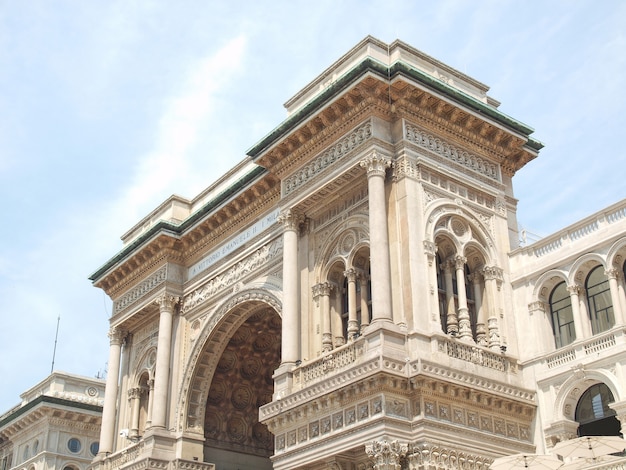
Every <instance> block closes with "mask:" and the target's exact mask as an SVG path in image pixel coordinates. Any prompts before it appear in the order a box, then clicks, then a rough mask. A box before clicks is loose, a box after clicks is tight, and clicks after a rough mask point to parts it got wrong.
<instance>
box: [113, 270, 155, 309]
mask: <svg viewBox="0 0 626 470" xmlns="http://www.w3.org/2000/svg"><path fill="white" fill-rule="evenodd" d="M166 278H167V266H163V267H162V268H160V269H159V270H158V271H156V272H155V273H154V274H152V275H151V276H150V277H149V278H148V279H146V280H144V281H142V282H140V283H139V285H137V286H136V287H134V288H133V289H131V290H130V291H129V292H127V293H126V294H124V295H123V296H122V297H120V298H119V299H117V300H116V301H115V304H114V307H113V310H114V312H115V314H118V313H120V312H121V311H123V310H124V309H125V308H127V307H129V306H130V305H132V304H134V303H135V302H136V301H138V300H140V299H141V298H143V297H145V296H146V294H148V293H150V292H152V291H153V290H155V289H156V288H157V287H159V286H160V285H161V284H163V283H164V282H165V280H166Z"/></svg>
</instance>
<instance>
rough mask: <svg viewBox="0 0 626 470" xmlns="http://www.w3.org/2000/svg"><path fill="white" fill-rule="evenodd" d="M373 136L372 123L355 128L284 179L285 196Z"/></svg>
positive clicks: (368, 122)
mask: <svg viewBox="0 0 626 470" xmlns="http://www.w3.org/2000/svg"><path fill="white" fill-rule="evenodd" d="M371 137H372V123H371V122H370V121H367V122H366V123H364V124H362V125H361V126H359V127H357V128H356V129H354V130H353V131H352V132H351V133H350V134H348V135H347V136H346V137H344V138H343V139H341V140H339V141H338V142H337V143H336V144H334V145H333V146H332V147H331V148H329V149H328V150H326V151H325V152H323V153H322V154H321V155H320V156H319V157H317V158H316V159H314V160H313V161H312V162H310V163H309V164H307V165H306V166H304V167H303V168H301V169H300V170H298V171H297V172H295V173H294V174H293V175H291V176H289V177H288V178H285V179H284V180H283V196H287V195H289V194H290V193H292V192H293V191H295V190H297V189H299V188H301V187H302V186H304V185H305V184H306V183H308V182H309V181H311V180H312V179H313V178H315V177H316V176H317V175H319V174H320V173H322V172H323V171H324V170H326V169H327V168H329V167H331V166H332V165H334V164H335V163H336V162H337V161H339V160H340V159H341V158H343V157H345V155H347V154H348V153H350V152H351V151H352V150H353V149H355V148H356V147H358V146H359V145H361V144H362V143H363V142H365V141H366V140H368V139H370V138H371Z"/></svg>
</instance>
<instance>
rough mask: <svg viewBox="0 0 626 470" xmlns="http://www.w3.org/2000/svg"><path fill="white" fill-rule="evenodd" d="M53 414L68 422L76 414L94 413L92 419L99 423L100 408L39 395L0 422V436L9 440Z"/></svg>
mask: <svg viewBox="0 0 626 470" xmlns="http://www.w3.org/2000/svg"><path fill="white" fill-rule="evenodd" d="M53 412H54V413H56V414H55V417H58V418H60V419H65V420H69V421H72V416H75V415H77V414H80V415H84V414H86V413H90V414H92V415H93V414H94V413H95V415H93V416H94V419H96V420H98V421H99V420H100V415H101V413H102V406H99V405H93V404H88V403H81V402H76V401H72V400H67V399H65V398H58V397H51V396H48V395H40V396H39V397H37V398H35V399H34V400H33V401H31V402H29V403H27V404H26V405H24V406H22V407H20V408H18V409H16V410H15V411H14V412H13V413H11V414H9V415H7V416H6V417H5V418H4V419H2V420H1V421H0V430H1V431H0V436H2V437H5V438H9V437H10V436H12V435H14V434H15V433H17V432H19V431H20V430H22V429H24V428H26V427H29V426H31V425H33V424H34V423H36V422H37V421H39V420H41V419H44V418H46V417H47V416H52V415H53Z"/></svg>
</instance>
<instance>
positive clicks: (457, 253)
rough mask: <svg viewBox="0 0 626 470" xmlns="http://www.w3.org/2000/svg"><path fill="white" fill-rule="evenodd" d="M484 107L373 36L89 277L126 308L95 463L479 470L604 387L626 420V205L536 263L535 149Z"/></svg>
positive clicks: (556, 244)
mask: <svg viewBox="0 0 626 470" xmlns="http://www.w3.org/2000/svg"><path fill="white" fill-rule="evenodd" d="M487 92H488V88H487V87H486V86H485V85H484V84H482V83H480V82H478V81H476V80H474V79H472V78H470V77H468V76H466V75H464V74H462V73H460V72H458V71H457V70H454V69H453V68H451V67H448V66H447V65H445V64H443V63H441V62H439V61H437V60H435V59H433V58H432V57H429V56H427V55H425V54H423V53H422V52H420V51H418V50H416V49H414V48H412V47H411V46H409V45H407V44H405V43H403V42H401V41H395V42H393V43H391V44H385V43H383V42H381V41H379V40H377V39H375V38H371V37H368V38H365V39H364V40H363V41H362V42H360V43H359V44H357V45H356V46H355V47H354V48H353V49H352V50H350V51H349V52H348V53H347V54H346V55H344V56H343V57H342V58H340V59H339V60H338V61H337V62H336V63H334V64H333V65H332V66H331V67H329V68H328V69H327V70H326V71H324V72H323V73H322V74H321V75H320V76H319V77H318V78H316V79H315V80H314V81H313V82H311V83H310V84H309V85H308V86H307V87H305V88H304V89H303V90H302V91H301V92H299V93H298V94H297V95H296V96H294V97H293V98H292V99H291V100H289V101H288V102H287V103H286V108H287V113H288V116H287V118H286V120H285V121H283V122H282V123H281V124H279V125H278V127H276V128H275V129H274V130H273V131H272V132H270V133H269V134H268V135H267V136H266V137H265V138H264V139H263V140H261V141H260V142H258V143H257V144H256V145H254V146H253V147H252V148H251V149H250V150H249V151H248V156H247V158H246V159H245V160H244V161H242V162H241V163H240V164H239V165H237V166H236V167H235V168H233V169H232V170H231V171H230V172H229V173H228V174H226V175H224V177H223V178H222V179H220V180H219V181H218V182H217V183H215V184H214V185H212V186H211V187H209V188H208V189H207V190H206V191H204V192H203V193H201V194H199V195H198V196H197V197H195V198H194V199H192V200H186V199H183V198H180V197H177V196H173V197H171V198H170V199H168V200H167V201H165V202H164V203H163V204H162V205H161V206H159V207H158V208H157V209H155V210H154V211H153V212H152V213H150V214H148V216H146V217H145V218H144V219H143V220H141V221H140V222H139V223H138V224H137V225H136V226H135V227H134V228H132V229H131V230H130V231H129V232H127V233H126V234H125V235H124V236H123V242H124V247H123V248H122V250H121V251H120V252H119V253H118V254H117V255H116V256H115V257H114V258H112V259H111V260H110V261H109V262H108V263H106V264H105V265H104V266H102V267H101V268H100V269H98V270H97V271H96V272H95V273H94V274H93V275H92V276H91V279H92V281H93V282H94V284H95V286H97V287H99V288H101V289H103V290H104V291H105V292H106V293H107V294H108V295H109V296H110V297H111V299H112V300H113V312H112V316H111V320H110V323H111V328H110V331H109V337H110V341H111V347H110V356H109V374H108V377H107V386H106V397H105V403H104V411H103V419H102V431H101V437H100V452H99V454H98V457H97V458H96V459H95V460H94V464H93V468H99V467H101V468H103V469H106V470H108V469H118V468H133V469H139V468H155V467H157V468H186V469H207V470H208V469H218V470H226V469H229V470H230V469H239V470H244V469H265V468H266V469H270V468H275V469H280V470H283V469H296V468H298V469H309V470H317V469H344V470H352V469H366V468H375V469H381V470H382V469H400V468H411V469H426V468H428V469H433V468H435V469H449V468H450V469H451V468H467V469H486V468H488V467H489V465H490V463H491V462H492V461H493V459H494V458H496V457H498V456H502V455H507V454H514V453H519V452H535V451H540V452H541V451H545V450H547V449H549V448H550V447H551V446H552V445H554V443H555V442H557V441H559V440H562V439H567V438H569V437H571V436H573V435H575V434H576V432H577V428H578V423H577V422H576V408H577V403H578V400H580V399H582V398H583V395H584V394H585V393H586V391H587V390H588V389H589V388H590V387H596V388H601V390H599V391H598V393H600V395H601V398H602V397H606V396H608V395H607V394H606V390H605V389H604V388H602V387H601V386H600V384H604V385H606V387H608V389H609V391H610V392H612V402H611V404H610V406H609V407H608V408H607V409H608V410H613V411H614V412H615V413H616V414H617V418H615V417H613V419H623V417H624V414H625V413H626V411H625V409H624V407H623V406H622V405H621V404H623V403H626V402H624V401H623V400H624V393H625V391H624V376H623V371H622V369H623V356H622V354H623V353H622V351H624V347H623V343H624V338H623V336H624V335H623V331H624V329H623V327H624V322H623V318H624V313H623V312H624V311H626V302H624V276H623V274H624V264H623V263H624V250H625V249H626V248H624V247H626V241H625V238H624V233H626V213H625V210H626V209H625V208H626V203H622V204H621V205H619V204H618V205H617V206H615V207H614V208H611V209H610V210H609V212H607V213H605V214H604V213H603V215H598V216H597V217H596V219H593V218H592V219H589V220H585V221H583V222H582V224H583V225H582V226H580V227H578V226H576V227H574V228H572V229H571V230H570V229H568V230H569V231H568V232H567V234H568V235H567V236H570V235H571V236H572V238H571V243H570V241H569V240H566V238H567V237H566V236H565V235H564V234H557V235H555V236H554V237H553V238H548V239H546V241H541V242H538V244H535V245H530V246H524V247H520V246H519V239H520V234H519V231H518V227H517V222H516V203H517V201H516V199H515V198H514V195H513V186H512V179H513V176H514V174H515V172H516V171H518V170H519V169H520V168H522V167H523V166H524V165H526V164H527V163H528V162H530V161H531V160H533V159H534V158H536V157H537V156H538V153H539V151H540V150H541V148H542V144H541V143H540V142H539V141H538V140H536V139H535V138H534V137H532V133H533V130H532V129H531V128H530V127H529V126H527V125H525V124H523V123H521V122H519V121H517V120H516V119H514V118H511V117H509V116H507V115H505V114H503V113H501V112H500V111H499V110H498V105H499V103H498V102H497V101H496V100H494V99H493V98H491V97H490V96H489V95H488V94H487ZM594 224H595V225H594ZM564 233H565V232H564ZM588 235H589V236H588ZM592 246H593V249H594V250H595V254H590V251H589V250H590V249H591V247H592ZM597 266H601V267H602V268H601V269H600V271H597V269H596V267H597ZM592 272H593V273H595V274H594V275H593V280H592V282H593V287H594V288H595V287H596V286H597V282H596V281H598V279H600V278H601V279H600V281H601V280H602V279H604V280H606V282H607V283H608V285H609V286H610V298H611V301H612V302H613V303H612V307H611V308H612V313H609V312H608V311H607V308H606V305H604V306H603V307H602V308H601V309H600V310H602V312H601V314H600V315H599V316H598V315H596V317H597V318H596V320H594V321H595V323H594V324H595V326H594V324H592V323H593V322H590V323H589V325H587V324H586V323H585V321H584V319H583V317H584V315H585V314H586V313H588V312H587V311H583V309H582V307H581V308H576V305H578V304H580V305H582V303H583V302H584V301H586V297H585V293H584V291H585V289H586V292H589V291H590V288H591V287H592V286H591V285H589V284H585V282H586V279H588V277H589V275H590V273H592ZM561 282H565V283H566V287H567V289H568V290H567V292H570V293H572V292H577V297H575V294H573V293H572V294H571V297H569V298H570V299H572V303H571V305H572V308H570V310H571V311H572V312H574V316H575V319H576V322H575V323H572V324H571V325H570V324H569V323H568V321H567V318H569V317H568V314H567V312H566V310H567V309H566V308H565V307H564V308H561V306H560V304H558V305H557V304H556V303H555V299H556V297H554V296H553V295H552V292H553V290H554V288H556V287H559V286H561ZM575 286H578V287H575ZM559 289H560V290H559V291H558V292H561V290H562V287H559ZM601 290H602V288H601ZM602 292H604V293H606V290H602ZM594 295H595V294H594ZM598 295H599V296H598V297H597V300H601V299H605V298H606V295H605V296H604V297H602V295H601V294H598ZM594 298H595V297H594ZM559 308H560V310H559ZM554 309H556V310H554ZM553 310H554V311H555V312H556V314H555V313H553ZM559 312H562V316H563V324H564V325H565V323H567V325H565V326H563V325H561V323H559V321H560V320H559ZM611 315H612V316H611ZM566 317H567V318H566ZM600 317H601V318H600ZM555 321H556V323H554V322H555ZM553 324H556V325H557V329H556V330H555V331H557V333H558V334H557V336H558V339H557V340H556V342H555V335H552V334H550V331H552V329H551V328H552V325H553ZM569 326H571V327H572V328H573V327H574V326H576V330H575V335H574V333H572V332H570V331H569V330H568V329H567V328H568V327H569ZM572 331H573V330H572ZM588 351H591V352H588ZM572 367H574V370H575V373H574V374H572ZM594 396H595V395H594ZM554 400H556V401H555V403H557V405H553V401H554ZM590 400H591V401H590V403H595V402H594V400H595V398H593V397H592V398H590ZM596 401H597V400H596ZM618 427H619V426H618ZM617 432H619V431H617Z"/></svg>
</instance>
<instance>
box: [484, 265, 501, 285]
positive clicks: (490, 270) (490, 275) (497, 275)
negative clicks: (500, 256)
mask: <svg viewBox="0 0 626 470" xmlns="http://www.w3.org/2000/svg"><path fill="white" fill-rule="evenodd" d="M482 273H483V276H484V277H485V280H487V281H500V282H502V281H503V280H504V277H503V271H502V268H498V267H496V266H485V267H484V268H483V269H482Z"/></svg>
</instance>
